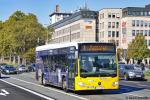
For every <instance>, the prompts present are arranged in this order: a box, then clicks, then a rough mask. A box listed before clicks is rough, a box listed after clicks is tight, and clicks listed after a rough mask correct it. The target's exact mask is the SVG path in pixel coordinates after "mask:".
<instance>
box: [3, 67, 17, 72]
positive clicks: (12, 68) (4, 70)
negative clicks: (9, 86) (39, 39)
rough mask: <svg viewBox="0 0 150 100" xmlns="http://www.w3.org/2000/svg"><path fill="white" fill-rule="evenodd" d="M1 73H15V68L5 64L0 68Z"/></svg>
mask: <svg viewBox="0 0 150 100" xmlns="http://www.w3.org/2000/svg"><path fill="white" fill-rule="evenodd" d="M2 73H3V74H17V70H16V68H15V67H13V66H12V65H6V66H4V67H3V68H2Z"/></svg>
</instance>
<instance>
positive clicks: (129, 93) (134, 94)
mask: <svg viewBox="0 0 150 100" xmlns="http://www.w3.org/2000/svg"><path fill="white" fill-rule="evenodd" d="M124 94H127V95H130V96H135V97H145V96H140V95H138V94H137V95H136V94H132V93H124Z"/></svg>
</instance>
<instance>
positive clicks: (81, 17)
mask: <svg viewBox="0 0 150 100" xmlns="http://www.w3.org/2000/svg"><path fill="white" fill-rule="evenodd" d="M96 17H97V12H96V11H90V10H81V11H79V12H76V13H74V14H72V15H71V16H69V17H67V18H65V19H63V20H60V21H58V22H56V23H54V24H51V25H50V26H49V27H53V28H54V32H53V34H52V39H51V40H50V43H62V42H72V41H78V42H80V41H91V42H94V41H96V32H97V30H96V23H97V20H96V19H97V18H96Z"/></svg>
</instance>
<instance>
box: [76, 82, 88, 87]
mask: <svg viewBox="0 0 150 100" xmlns="http://www.w3.org/2000/svg"><path fill="white" fill-rule="evenodd" d="M78 85H79V86H83V87H84V86H86V85H85V83H83V82H78Z"/></svg>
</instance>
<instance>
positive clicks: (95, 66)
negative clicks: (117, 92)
mask: <svg viewBox="0 0 150 100" xmlns="http://www.w3.org/2000/svg"><path fill="white" fill-rule="evenodd" d="M80 66H81V68H80V72H81V77H82V76H85V77H86V76H91V77H93V76H116V75H117V71H116V70H117V67H116V56H115V54H100V53H83V54H80Z"/></svg>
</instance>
